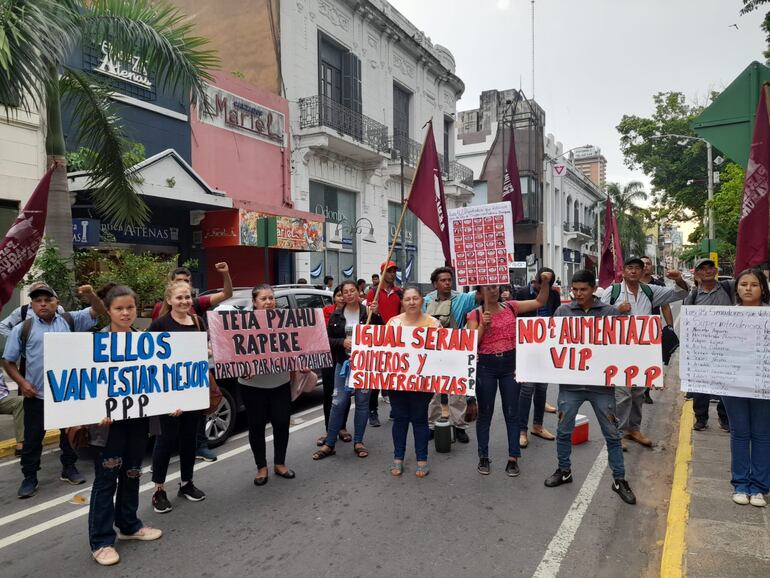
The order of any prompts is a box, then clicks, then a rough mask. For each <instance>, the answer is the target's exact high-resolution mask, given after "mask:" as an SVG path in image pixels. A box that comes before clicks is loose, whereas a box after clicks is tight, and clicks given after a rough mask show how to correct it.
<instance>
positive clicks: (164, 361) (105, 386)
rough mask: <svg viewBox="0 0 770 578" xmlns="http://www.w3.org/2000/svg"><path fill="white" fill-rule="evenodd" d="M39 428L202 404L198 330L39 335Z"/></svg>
mask: <svg viewBox="0 0 770 578" xmlns="http://www.w3.org/2000/svg"><path fill="white" fill-rule="evenodd" d="M43 345H44V360H43V363H44V368H45V384H44V400H45V428H46V429H56V428H62V427H70V426H74V425H88V424H95V423H99V422H100V421H101V420H102V419H103V418H105V417H109V418H111V419H113V420H115V421H117V420H124V419H131V418H137V417H145V416H151V415H160V414H166V413H171V412H174V411H176V410H177V409H181V410H183V411H193V410H196V409H205V408H207V407H208V406H209V362H208V347H207V344H206V334H205V333H197V332H196V333H193V332H190V333H187V332H181V333H168V332H163V333H132V332H126V333H46V334H45V336H44V341H43Z"/></svg>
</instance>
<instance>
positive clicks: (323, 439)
mask: <svg viewBox="0 0 770 578" xmlns="http://www.w3.org/2000/svg"><path fill="white" fill-rule="evenodd" d="M325 444H326V435H322V436H321V437H319V438H318V439H317V440H316V441H315V445H317V446H318V447H319V448H320V447H321V446H323V445H325Z"/></svg>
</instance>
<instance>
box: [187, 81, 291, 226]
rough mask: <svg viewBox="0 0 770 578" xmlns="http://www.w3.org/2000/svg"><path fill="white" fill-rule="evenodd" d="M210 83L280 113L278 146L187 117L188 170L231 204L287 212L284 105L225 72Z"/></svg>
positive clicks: (288, 184) (283, 101)
mask: <svg viewBox="0 0 770 578" xmlns="http://www.w3.org/2000/svg"><path fill="white" fill-rule="evenodd" d="M214 77H215V78H216V82H215V86H216V87H218V88H220V89H223V90H226V91H228V92H231V93H233V94H235V95H237V96H239V97H241V98H243V99H245V100H248V101H252V102H254V103H257V104H260V105H262V106H264V107H267V108H269V109H272V110H274V111H278V112H281V113H283V115H284V128H283V130H284V139H283V143H284V144H283V146H279V145H276V144H273V143H271V142H267V141H265V140H260V139H256V138H252V137H250V136H247V135H245V134H241V133H239V132H234V131H232V130H226V129H224V128H220V127H217V126H213V125H211V124H208V123H205V122H201V121H200V120H199V119H198V113H197V111H196V110H193V111H192V112H191V115H190V126H191V129H192V166H193V169H195V171H196V172H197V173H198V174H199V175H200V176H201V177H202V178H203V179H204V180H205V181H206V182H207V183H208V184H209V185H210V186H212V187H215V188H217V189H219V190H221V191H224V192H225V193H227V195H228V196H229V197H230V198H232V199H233V204H234V205H235V206H236V207H243V208H246V209H249V210H255V211H264V212H277V213H278V214H290V213H291V212H292V211H291V210H287V209H289V208H290V207H291V206H292V204H291V182H290V175H291V173H290V168H291V158H290V148H289V147H288V146H287V145H288V143H289V142H290V141H289V138H290V135H289V104H288V101H286V99H284V98H282V97H280V96H278V95H276V94H273V93H271V92H267V91H265V90H262V89H260V88H257V87H255V86H252V85H250V84H248V83H247V82H245V81H243V80H240V79H238V78H235V77H233V76H231V75H229V74H227V73H223V72H215V73H214Z"/></svg>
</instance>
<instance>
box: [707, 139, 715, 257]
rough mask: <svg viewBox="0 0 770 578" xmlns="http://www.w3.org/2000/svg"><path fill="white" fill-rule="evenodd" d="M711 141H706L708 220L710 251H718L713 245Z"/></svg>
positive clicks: (712, 163) (712, 164)
mask: <svg viewBox="0 0 770 578" xmlns="http://www.w3.org/2000/svg"><path fill="white" fill-rule="evenodd" d="M712 154H713V153H712V151H711V143H710V142H708V141H706V162H707V163H708V181H707V182H708V199H709V208H708V220H709V253H710V252H712V251H716V247H713V246H712V243H713V242H714V239H715V238H716V233H715V223H714V207H712V206H711V201H713V200H714V160H713V159H712Z"/></svg>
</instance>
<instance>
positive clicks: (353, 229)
mask: <svg viewBox="0 0 770 578" xmlns="http://www.w3.org/2000/svg"><path fill="white" fill-rule="evenodd" d="M362 221H366V222H368V223H369V232H368V233H367V234H366V235H365V236H364V238H363V239H361V240H362V241H364V242H366V243H376V242H377V239H375V238H374V224H373V223H372V222H371V220H369V219H368V218H367V217H361V218H360V219H358V220H357V221H356V222H355V223H353V224H352V225H351V224H350V222H349V221H348V220H347V219H342V220H341V221H340V222H339V223H337V227H336V228H335V229H334V237H335V238H338V236H339V234H340V232H344V231H345V229H347V230H348V232H349V233H351V234H353V233H355V234H357V235H358V234H361V233H363V231H364V229H363V227H362V226H361V225H360V223H361V222H362Z"/></svg>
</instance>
